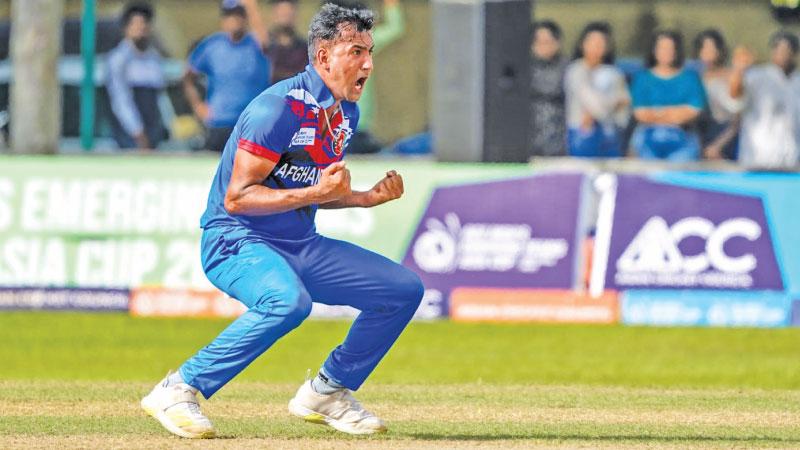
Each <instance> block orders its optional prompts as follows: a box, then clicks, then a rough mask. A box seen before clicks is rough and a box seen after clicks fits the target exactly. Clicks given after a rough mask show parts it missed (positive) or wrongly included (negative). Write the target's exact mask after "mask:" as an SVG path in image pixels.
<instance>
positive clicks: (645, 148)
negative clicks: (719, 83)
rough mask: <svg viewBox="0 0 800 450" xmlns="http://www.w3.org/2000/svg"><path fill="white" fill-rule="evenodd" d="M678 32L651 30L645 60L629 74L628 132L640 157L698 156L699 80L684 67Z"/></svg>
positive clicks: (679, 158) (701, 96)
mask: <svg viewBox="0 0 800 450" xmlns="http://www.w3.org/2000/svg"><path fill="white" fill-rule="evenodd" d="M683 61H684V53H683V38H682V36H681V35H680V33H678V32H675V31H661V32H659V33H656V35H655V37H654V39H653V42H652V44H651V46H650V53H649V54H648V55H647V59H646V61H645V65H646V66H647V68H648V70H645V71H642V72H639V73H638V74H637V75H636V76H635V77H634V79H633V83H632V88H631V92H632V95H633V108H634V117H636V120H637V122H638V126H637V127H636V130H634V132H633V136H632V138H631V141H632V145H633V148H634V150H635V151H636V152H637V153H638V155H639V157H641V158H642V159H665V160H670V161H695V160H697V159H699V157H700V137H699V135H698V133H697V126H696V122H697V119H698V117H699V116H700V113H701V112H702V111H703V108H705V105H706V100H705V91H704V90H703V83H702V81H700V77H699V76H698V75H697V73H696V72H694V71H690V70H685V69H684V68H683Z"/></svg>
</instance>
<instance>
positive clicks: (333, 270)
mask: <svg viewBox="0 0 800 450" xmlns="http://www.w3.org/2000/svg"><path fill="white" fill-rule="evenodd" d="M202 263H203V269H204V270H205V272H206V275H207V276H208V279H209V280H211V282H212V283H213V284H214V285H215V286H216V287H218V288H219V289H221V290H222V291H224V292H226V293H227V294H228V295H230V296H231V297H233V298H235V299H237V300H239V301H240V302H242V303H244V304H245V305H246V306H247V307H248V308H249V309H248V310H247V311H246V312H245V313H244V314H242V315H241V316H239V318H237V319H236V320H235V321H234V322H233V323H232V324H231V325H230V326H228V328H226V329H225V330H224V331H223V332H222V333H221V334H220V335H219V336H217V338H216V339H214V340H213V341H212V342H211V343H210V344H209V345H207V346H206V347H204V348H203V349H201V350H200V351H199V352H197V354H195V355H194V356H193V357H191V358H190V359H189V360H188V361H186V362H185V363H184V364H183V365H182V366H181V368H180V375H181V377H183V380H184V381H185V382H186V383H188V384H189V385H191V386H193V387H195V388H197V389H198V390H200V392H201V393H202V394H203V396H204V397H205V398H209V397H211V396H212V395H214V393H215V392H217V390H219V389H220V388H221V387H222V386H224V385H225V384H226V383H227V382H228V381H230V380H231V379H232V378H233V377H235V376H236V375H237V374H238V373H239V372H241V371H242V370H243V369H244V368H245V367H247V365H248V364H250V363H251V362H252V361H253V360H254V359H256V358H257V357H258V356H259V355H261V354H262V353H264V352H265V351H266V350H267V349H268V348H269V347H270V346H271V345H272V344H273V343H274V342H275V341H277V340H278V339H280V338H281V337H282V336H283V335H285V334H286V333H288V332H289V331H291V330H293V329H294V328H295V327H297V326H298V325H300V323H302V322H303V320H305V318H306V317H308V315H309V313H310V312H311V301H312V299H313V300H314V301H317V302H321V303H325V304H328V305H349V306H352V307H354V308H356V309H358V310H360V311H361V313H360V314H359V315H358V317H357V318H356V320H355V321H354V322H353V325H352V327H351V328H350V331H349V333H348V334H347V337H346V338H345V340H344V342H343V343H342V344H341V345H339V346H338V347H336V348H335V349H334V350H333V351H332V352H331V354H330V356H328V359H327V360H326V361H325V363H324V366H323V368H324V370H325V372H326V373H327V375H329V376H330V377H331V378H332V379H333V380H334V381H336V382H337V383H339V384H341V385H342V386H345V387H347V388H348V389H351V390H356V389H358V388H359V387H360V386H361V384H362V383H363V382H364V380H366V378H367V377H368V376H369V374H370V373H372V371H373V370H374V369H375V367H376V366H377V365H378V363H379V362H380V360H381V359H382V358H383V356H384V355H385V354H386V352H387V351H388V350H389V348H390V347H391V346H392V344H393V343H394V342H395V340H396V339H397V337H398V336H400V333H401V332H402V331H403V329H404V328H405V327H406V325H407V324H408V322H409V321H410V320H411V318H412V316H413V315H414V313H415V312H416V310H417V308H418V307H419V303H420V301H421V300H422V294H423V287H422V283H421V281H420V279H419V277H418V276H417V275H416V274H415V273H414V272H412V271H410V270H408V269H406V268H405V267H403V266H401V265H399V264H397V263H395V262H393V261H391V260H390V259H388V258H385V257H383V256H381V255H378V254H377V253H373V252H371V251H369V250H365V249H363V248H361V247H358V246H356V245H353V244H350V243H348V242H344V241H338V240H335V239H330V238H326V237H324V236H320V235H316V234H315V235H313V236H311V237H308V238H304V239H301V240H278V239H271V238H270V239H267V238H264V237H263V236H260V235H258V236H257V235H254V234H252V233H251V232H249V231H248V230H245V229H239V228H234V229H231V228H208V229H206V230H205V231H204V232H203V237H202Z"/></svg>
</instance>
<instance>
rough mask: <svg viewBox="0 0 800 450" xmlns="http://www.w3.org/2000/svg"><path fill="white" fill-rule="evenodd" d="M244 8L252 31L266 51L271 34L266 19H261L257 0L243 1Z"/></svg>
mask: <svg viewBox="0 0 800 450" xmlns="http://www.w3.org/2000/svg"><path fill="white" fill-rule="evenodd" d="M242 6H244V9H245V11H247V22H248V25H250V30H251V31H252V33H253V34H254V35H255V36H256V39H258V43H259V44H261V47H262V49H266V48H267V46H269V32H268V31H267V26H266V25H265V24H264V19H263V18H262V17H261V11H260V10H259V8H258V2H257V0H242Z"/></svg>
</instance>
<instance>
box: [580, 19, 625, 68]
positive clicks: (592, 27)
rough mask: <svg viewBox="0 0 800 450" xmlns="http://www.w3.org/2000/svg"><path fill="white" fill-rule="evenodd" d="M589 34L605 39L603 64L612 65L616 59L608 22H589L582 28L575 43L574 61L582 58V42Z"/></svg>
mask: <svg viewBox="0 0 800 450" xmlns="http://www.w3.org/2000/svg"><path fill="white" fill-rule="evenodd" d="M591 33H601V34H602V35H603V36H605V38H606V52H605V54H603V64H614V60H615V59H616V47H615V45H614V31H613V29H612V28H611V25H609V23H608V22H589V23H588V24H586V26H585V27H583V30H582V31H581V35H580V37H579V38H578V40H577V41H576V42H575V51H574V52H573V55H572V57H573V58H574V59H581V58H583V41H585V40H586V37H587V36H589V34H591Z"/></svg>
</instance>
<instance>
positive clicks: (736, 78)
mask: <svg viewBox="0 0 800 450" xmlns="http://www.w3.org/2000/svg"><path fill="white" fill-rule="evenodd" d="M729 86H730V87H729V90H730V94H731V97H733V98H740V97H741V96H742V95H744V70H743V69H734V70H733V73H732V74H731V77H730V80H729Z"/></svg>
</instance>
